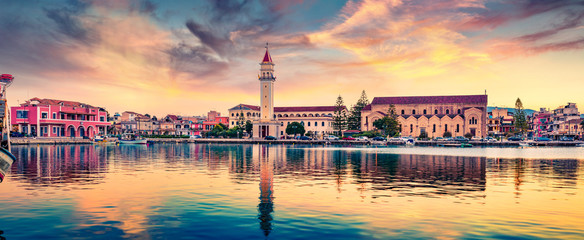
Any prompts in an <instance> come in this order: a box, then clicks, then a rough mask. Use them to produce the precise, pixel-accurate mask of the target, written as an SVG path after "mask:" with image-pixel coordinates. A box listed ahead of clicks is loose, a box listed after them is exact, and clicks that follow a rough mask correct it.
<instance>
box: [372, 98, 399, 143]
mask: <svg viewBox="0 0 584 240" xmlns="http://www.w3.org/2000/svg"><path fill="white" fill-rule="evenodd" d="M373 126H374V127H375V128H377V129H379V130H382V131H383V132H384V134H385V135H386V136H390V137H393V136H397V135H398V134H399V132H401V129H400V125H399V121H398V120H397V114H396V113H395V106H394V105H393V104H392V105H390V106H389V108H388V109H387V115H385V116H384V117H383V118H380V119H377V120H375V121H373Z"/></svg>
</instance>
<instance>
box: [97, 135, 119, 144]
mask: <svg viewBox="0 0 584 240" xmlns="http://www.w3.org/2000/svg"><path fill="white" fill-rule="evenodd" d="M93 142H94V143H117V142H118V139H117V138H111V137H107V136H105V137H104V136H95V138H94V139H93Z"/></svg>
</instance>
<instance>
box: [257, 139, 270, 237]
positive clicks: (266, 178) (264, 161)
mask: <svg viewBox="0 0 584 240" xmlns="http://www.w3.org/2000/svg"><path fill="white" fill-rule="evenodd" d="M256 147H257V148H258V152H259V153H258V158H259V167H260V197H259V199H260V203H259V204H258V219H259V223H260V229H261V230H262V231H263V232H264V236H268V235H269V234H270V232H271V231H272V220H273V218H272V213H273V212H274V182H273V180H274V161H273V157H272V158H270V148H269V147H268V146H265V145H258V146H256Z"/></svg>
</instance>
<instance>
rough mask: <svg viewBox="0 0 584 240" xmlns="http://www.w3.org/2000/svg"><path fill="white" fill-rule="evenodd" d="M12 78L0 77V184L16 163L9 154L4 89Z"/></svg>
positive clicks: (8, 128) (7, 118)
mask: <svg viewBox="0 0 584 240" xmlns="http://www.w3.org/2000/svg"><path fill="white" fill-rule="evenodd" d="M13 79H14V77H12V75H10V74H2V75H0V87H1V89H0V121H1V125H0V127H1V130H2V131H1V132H2V133H1V134H0V182H2V181H4V177H6V172H8V170H10V167H11V166H12V164H13V163H14V161H16V158H15V157H14V155H12V153H10V112H9V111H7V108H8V105H7V104H6V88H7V87H8V86H10V84H12V80H13Z"/></svg>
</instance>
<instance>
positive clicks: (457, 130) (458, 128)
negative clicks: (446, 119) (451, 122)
mask: <svg viewBox="0 0 584 240" xmlns="http://www.w3.org/2000/svg"><path fill="white" fill-rule="evenodd" d="M456 132H460V125H459V124H456Z"/></svg>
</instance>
